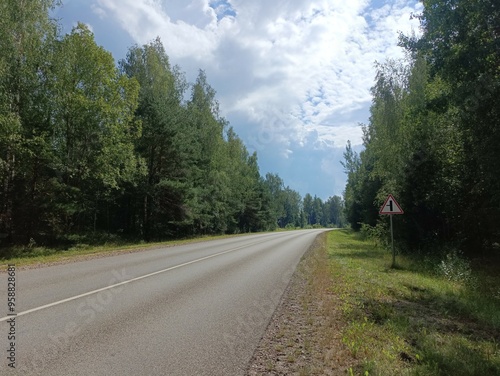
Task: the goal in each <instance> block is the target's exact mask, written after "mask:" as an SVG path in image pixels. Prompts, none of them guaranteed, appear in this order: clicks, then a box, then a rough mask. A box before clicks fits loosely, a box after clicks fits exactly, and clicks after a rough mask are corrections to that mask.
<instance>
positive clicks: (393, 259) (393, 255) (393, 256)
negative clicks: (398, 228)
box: [389, 214, 396, 268]
mask: <svg viewBox="0 0 500 376" xmlns="http://www.w3.org/2000/svg"><path fill="white" fill-rule="evenodd" d="M389 217H391V244H392V266H391V268H394V267H395V266H396V251H395V250H394V231H393V229H392V214H391V215H389Z"/></svg>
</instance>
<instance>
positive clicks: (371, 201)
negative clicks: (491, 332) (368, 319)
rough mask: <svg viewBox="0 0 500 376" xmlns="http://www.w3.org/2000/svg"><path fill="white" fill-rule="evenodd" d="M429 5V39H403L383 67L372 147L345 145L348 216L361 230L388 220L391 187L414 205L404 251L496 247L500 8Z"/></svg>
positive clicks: (425, 21)
mask: <svg viewBox="0 0 500 376" xmlns="http://www.w3.org/2000/svg"><path fill="white" fill-rule="evenodd" d="M423 5H424V9H423V12H422V14H419V15H416V17H417V18H418V19H419V20H420V24H421V30H422V35H421V37H419V38H417V37H415V36H405V35H401V37H400V45H401V46H402V47H403V48H405V50H406V51H407V52H408V54H407V56H408V57H407V59H404V60H402V61H387V62H385V63H383V64H378V66H377V76H376V83H375V85H374V87H373V89H372V94H373V101H372V106H371V117H370V121H369V124H367V125H366V126H365V127H364V135H365V137H364V146H365V149H364V150H363V151H362V152H361V153H360V155H356V154H354V153H353V152H352V149H351V147H350V145H348V146H347V148H346V152H345V162H344V166H345V168H346V173H347V174H348V185H347V187H346V195H345V200H346V211H347V217H348V220H349V221H350V222H351V226H352V227H353V228H356V229H357V228H360V226H361V225H362V224H367V225H370V226H382V228H383V227H384V226H386V222H385V220H384V219H382V218H380V217H379V216H378V215H377V210H378V207H379V206H380V205H381V204H382V202H383V200H384V199H385V197H387V194H389V193H392V194H393V195H394V196H395V197H396V198H397V199H398V201H399V203H400V204H401V205H402V206H403V208H404V210H405V215H404V216H402V217H401V218H398V221H396V225H397V226H398V228H397V230H398V231H396V232H395V234H396V236H397V240H398V242H399V245H400V248H401V249H403V250H422V249H432V247H433V246H435V245H437V244H441V245H442V244H448V245H452V246H456V247H460V248H462V249H465V250H468V251H470V252H477V251H478V250H480V249H491V248H492V245H494V244H495V243H498V242H499V241H500V231H499V230H498V225H497V224H498V222H499V220H500V217H499V216H500V175H499V174H498V168H497V165H496V164H497V163H498V161H499V160H500V149H499V148H498V145H499V142H500V112H499V109H500V29H499V21H498V20H499V19H500V14H499V12H500V10H499V8H498V6H497V5H496V3H495V2H491V1H481V0H472V1H469V0H454V1H443V0H431V1H423Z"/></svg>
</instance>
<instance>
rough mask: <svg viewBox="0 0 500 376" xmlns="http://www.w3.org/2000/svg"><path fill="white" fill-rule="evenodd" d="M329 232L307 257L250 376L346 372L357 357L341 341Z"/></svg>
mask: <svg viewBox="0 0 500 376" xmlns="http://www.w3.org/2000/svg"><path fill="white" fill-rule="evenodd" d="M332 283H333V282H332V277H331V271H330V264H329V261H328V256H327V254H326V233H324V234H322V235H320V236H318V238H316V241H315V242H314V244H313V245H312V247H311V248H310V249H309V250H308V251H307V253H306V254H305V255H304V257H303V258H302V260H301V262H300V263H299V266H298V268H297V270H296V272H295V273H294V275H293V277H292V279H291V281H290V284H289V286H288V288H287V290H286V291H285V294H284V295H283V297H282V299H281V302H280V305H279V306H278V308H277V309H276V311H275V313H274V315H273V317H272V319H271V321H270V323H269V326H268V328H267V331H266V333H265V335H264V336H263V338H262V340H261V342H260V344H259V346H258V347H257V349H256V351H255V353H254V355H253V357H252V359H251V361H250V363H249V366H248V369H247V375H249V376H250V375H345V374H347V370H348V369H349V368H350V367H353V369H354V368H355V367H356V365H357V363H358V361H357V360H356V359H354V358H353V357H352V355H351V354H350V352H349V350H348V349H347V347H346V346H345V345H344V344H343V343H342V332H343V329H344V327H345V323H344V322H343V321H342V318H341V312H340V311H339V310H340V307H341V304H340V303H339V300H340V299H339V297H337V296H335V295H334V294H333V293H332V291H331V287H332Z"/></svg>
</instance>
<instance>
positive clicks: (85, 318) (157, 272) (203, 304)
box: [0, 230, 324, 376]
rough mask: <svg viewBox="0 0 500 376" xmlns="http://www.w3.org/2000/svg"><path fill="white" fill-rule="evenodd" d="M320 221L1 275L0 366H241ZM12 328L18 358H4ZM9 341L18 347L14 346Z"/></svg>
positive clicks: (209, 371) (95, 371)
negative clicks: (11, 281)
mask: <svg viewBox="0 0 500 376" xmlns="http://www.w3.org/2000/svg"><path fill="white" fill-rule="evenodd" d="M322 231H324V230H303V231H291V232H283V233H269V234H257V235H250V236H244V237H237V238H230V239H224V240H212V241H207V242H201V243H195V244H189V245H183V246H176V247H169V248H157V249H152V250H148V251H144V252H139V253H130V254H123V255H119V256H113V257H105V258H98V259H94V260H89V261H83V262H76V263H71V264H65V265H57V266H50V267H45V268H40V269H34V270H26V271H20V270H18V271H16V292H15V294H16V296H15V298H16V306H15V311H16V313H17V316H16V317H15V323H14V324H13V321H12V320H10V321H9V319H11V318H12V317H8V316H7V313H8V306H7V286H8V281H7V274H5V273H2V274H1V275H0V292H1V294H0V349H1V350H3V351H2V352H1V354H2V361H1V363H0V375H23V376H25V375H47V376H68V375H74V376H76V375H85V376H87V375H123V376H127V375H131V376H132V375H133V376H138V375H183V376H188V375H230V376H235V375H243V374H244V372H245V369H246V366H247V364H248V362H249V360H250V358H251V356H252V354H253V351H254V349H255V348H256V346H257V344H258V342H259V340H260V338H261V337H262V335H263V333H264V332H265V329H266V326H267V324H268V322H269V320H270V318H271V316H272V314H273V312H274V310H275V308H276V306H277V304H278V303H279V300H280V297H281V295H282V294H283V292H284V290H285V288H286V286H287V284H288V282H289V280H290V277H291V276H292V274H293V272H294V270H295V268H296V266H297V264H298V262H299V260H300V258H301V256H302V255H303V254H304V252H305V251H306V250H307V248H308V247H309V246H310V245H311V243H312V242H313V240H314V238H315V237H316V236H317V235H318V234H319V233H320V232H322ZM12 330H14V336H15V340H14V342H15V345H14V355H15V366H16V369H11V368H10V367H9V365H8V363H9V362H10V361H9V360H8V357H9V355H12V354H11V352H9V349H10V347H11V346H10V342H12V341H11V340H9V339H8V337H9V333H10V335H12ZM10 350H12V349H10Z"/></svg>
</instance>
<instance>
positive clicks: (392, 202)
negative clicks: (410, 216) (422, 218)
mask: <svg viewBox="0 0 500 376" xmlns="http://www.w3.org/2000/svg"><path fill="white" fill-rule="evenodd" d="M379 214H404V211H403V209H401V206H399V204H398V202H397V201H396V199H395V198H394V197H393V196H392V195H389V197H387V199H386V200H385V202H384V205H382V207H381V208H380V211H379Z"/></svg>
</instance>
